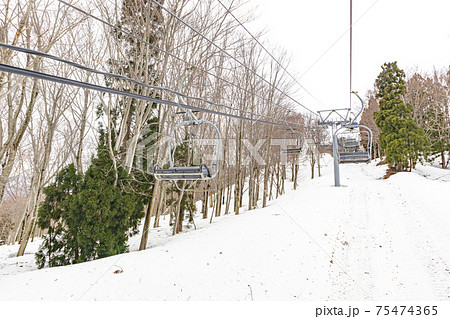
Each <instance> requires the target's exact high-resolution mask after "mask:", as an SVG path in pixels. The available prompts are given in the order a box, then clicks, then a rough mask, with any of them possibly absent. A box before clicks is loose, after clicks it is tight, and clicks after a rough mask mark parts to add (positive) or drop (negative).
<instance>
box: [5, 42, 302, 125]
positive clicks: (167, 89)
mask: <svg viewBox="0 0 450 319" xmlns="http://www.w3.org/2000/svg"><path fill="white" fill-rule="evenodd" d="M0 47H3V48H5V49H9V50H14V51H17V52H22V53H26V54H32V55H36V56H40V57H43V58H48V59H51V60H55V61H58V62H62V63H65V64H68V65H70V66H73V67H76V68H78V69H80V70H83V71H86V72H91V73H95V74H99V75H103V76H107V77H112V78H116V79H121V80H126V81H130V82H132V83H134V84H136V85H139V86H143V87H146V88H150V89H152V90H160V91H165V92H169V93H172V94H174V95H177V96H179V97H182V98H186V99H192V100H196V101H200V102H204V103H207V104H210V105H213V106H216V107H224V108H227V109H229V110H230V111H236V112H242V113H246V114H249V115H251V116H256V117H259V118H261V117H262V118H266V119H271V120H274V121H280V122H281V121H282V120H281V119H277V118H275V117H273V116H269V115H261V114H257V113H254V112H250V111H246V110H242V109H239V108H234V107H231V106H228V105H225V104H220V103H215V102H212V101H209V100H207V99H204V98H201V97H194V96H189V95H186V94H183V93H181V92H178V91H175V90H172V89H169V88H165V87H160V86H154V85H150V84H147V83H144V82H140V81H137V80H134V79H132V78H129V77H127V76H124V75H120V74H115V73H111V72H104V71H99V70H96V69H93V68H90V67H86V66H84V65H81V64H79V63H76V62H72V61H69V60H66V59H63V58H60V57H57V56H54V55H51V54H48V53H44V52H40V51H36V50H32V49H28V48H22V47H18V46H14V45H10V44H5V43H1V42H0ZM288 123H289V124H292V125H297V123H292V122H288Z"/></svg>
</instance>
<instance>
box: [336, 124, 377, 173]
mask: <svg viewBox="0 0 450 319" xmlns="http://www.w3.org/2000/svg"><path fill="white" fill-rule="evenodd" d="M355 128H364V129H365V131H361V130H359V131H358V134H359V135H361V133H367V135H368V140H369V145H368V146H369V150H368V151H358V150H357V149H359V148H360V147H361V145H360V142H359V140H360V139H356V138H343V139H342V140H343V142H342V146H343V150H342V149H341V150H340V151H339V152H338V156H339V157H338V161H339V163H342V164H344V163H368V162H370V160H371V158H372V131H371V130H370V129H369V128H368V127H367V126H364V125H359V124H357V123H353V124H351V125H347V126H343V127H341V128H340V129H347V132H344V134H345V133H352V131H353V130H354V129H355ZM340 129H339V130H340ZM339 130H338V131H339ZM338 131H336V132H335V134H336V135H337V134H339V133H338Z"/></svg>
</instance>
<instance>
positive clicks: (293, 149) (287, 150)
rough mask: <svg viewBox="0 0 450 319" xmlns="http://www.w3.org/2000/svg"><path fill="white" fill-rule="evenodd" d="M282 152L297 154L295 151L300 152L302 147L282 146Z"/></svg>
mask: <svg viewBox="0 0 450 319" xmlns="http://www.w3.org/2000/svg"><path fill="white" fill-rule="evenodd" d="M282 152H283V153H285V154H297V153H301V152H302V148H301V147H297V148H284V149H282Z"/></svg>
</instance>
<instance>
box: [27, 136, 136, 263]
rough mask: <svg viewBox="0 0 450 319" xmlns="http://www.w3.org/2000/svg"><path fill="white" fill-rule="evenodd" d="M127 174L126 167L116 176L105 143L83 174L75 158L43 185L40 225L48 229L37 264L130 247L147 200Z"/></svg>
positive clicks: (78, 259) (109, 253)
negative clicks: (144, 201)
mask: <svg viewBox="0 0 450 319" xmlns="http://www.w3.org/2000/svg"><path fill="white" fill-rule="evenodd" d="M101 141H102V139H101ZM128 179H129V175H128V174H127V172H126V171H125V170H124V169H123V168H121V167H119V168H118V169H117V176H116V171H115V170H114V167H113V163H112V160H111V157H110V156H109V152H108V149H107V148H106V146H105V145H104V144H100V146H99V149H98V155H97V157H96V158H94V159H93V160H92V164H91V165H90V167H89V168H88V170H87V171H86V173H85V174H84V175H80V174H79V173H77V172H76V169H75V166H74V165H73V164H71V165H69V166H68V167H67V168H65V169H63V170H62V171H61V172H60V173H59V174H58V176H57V178H56V180H55V182H54V183H53V184H51V185H50V186H48V187H46V188H45V189H44V194H45V196H46V197H45V200H44V202H43V203H42V205H41V207H40V209H39V216H38V225H39V227H41V228H42V229H48V234H47V235H46V236H45V237H44V241H43V243H42V245H41V247H40V249H39V251H38V253H37V254H36V261H37V264H38V267H39V268H42V267H44V266H45V265H46V264H48V265H49V266H50V267H54V266H62V265H68V264H75V263H80V262H85V261H89V260H93V259H97V258H103V257H108V256H112V255H115V254H120V253H124V252H127V251H128V245H127V241H128V238H129V237H130V236H131V235H134V234H136V233H137V232H138V225H139V222H140V219H141V218H142V217H143V213H142V212H143V200H144V196H141V195H139V194H136V193H135V192H134V190H133V189H131V188H130V186H129V181H128Z"/></svg>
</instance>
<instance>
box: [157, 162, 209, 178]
mask: <svg viewBox="0 0 450 319" xmlns="http://www.w3.org/2000/svg"><path fill="white" fill-rule="evenodd" d="M153 174H154V176H155V178H156V179H158V180H186V181H195V180H205V179H209V178H211V177H212V176H211V171H210V169H209V168H208V166H206V165H205V164H201V165H200V166H191V167H169V168H160V167H159V166H158V165H155V167H154V169H153Z"/></svg>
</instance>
